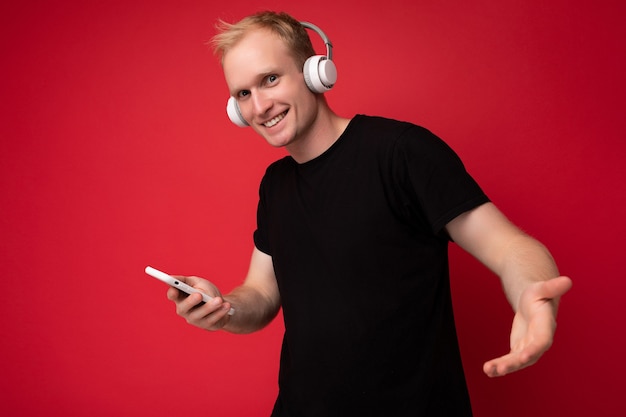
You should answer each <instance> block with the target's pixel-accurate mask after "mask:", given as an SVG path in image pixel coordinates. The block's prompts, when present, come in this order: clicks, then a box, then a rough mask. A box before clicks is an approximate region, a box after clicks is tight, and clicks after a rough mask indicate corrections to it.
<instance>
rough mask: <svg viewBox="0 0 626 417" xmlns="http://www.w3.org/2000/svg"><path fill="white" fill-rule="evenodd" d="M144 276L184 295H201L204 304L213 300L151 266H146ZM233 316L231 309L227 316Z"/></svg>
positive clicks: (233, 311) (232, 309) (233, 310)
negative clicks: (148, 276) (169, 286)
mask: <svg viewBox="0 0 626 417" xmlns="http://www.w3.org/2000/svg"><path fill="white" fill-rule="evenodd" d="M146 274H148V275H150V276H152V277H154V278H156V279H158V280H160V281H163V282H165V283H166V284H168V285H171V286H172V287H174V288H177V289H179V290H181V291H182V292H184V293H187V294H194V293H198V294H201V295H202V301H203V302H205V303H206V302H208V301H210V300H211V299H212V298H213V297H211V296H210V295H207V294H205V293H203V292H202V291H200V290H198V289H196V288H194V287H192V286H189V285H187V284H185V283H184V282H182V281H180V280H177V279H176V278H174V277H173V276H171V275H169V274H166V273H165V272H161V271H159V270H158V269H154V268H153V267H151V266H146ZM233 314H235V309H234V308H231V309H230V310H229V311H228V315H229V316H232V315H233Z"/></svg>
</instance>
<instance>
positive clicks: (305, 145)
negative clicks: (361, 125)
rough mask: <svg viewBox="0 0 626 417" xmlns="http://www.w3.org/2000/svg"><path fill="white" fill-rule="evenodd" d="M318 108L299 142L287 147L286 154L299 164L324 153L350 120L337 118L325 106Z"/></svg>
mask: <svg viewBox="0 0 626 417" xmlns="http://www.w3.org/2000/svg"><path fill="white" fill-rule="evenodd" d="M320 99H322V101H323V103H322V105H320V107H319V111H318V114H317V116H316V118H315V121H314V122H313V124H312V125H311V127H310V128H309V131H308V132H307V133H306V134H305V135H304V137H302V138H301V139H300V140H298V141H296V142H294V143H293V144H291V145H288V146H287V152H289V154H290V155H291V157H292V158H293V159H294V160H295V161H296V162H297V163H299V164H303V163H305V162H308V161H310V160H312V159H315V158H317V157H318V156H320V155H321V154H323V153H324V152H326V151H327V150H328V149H329V148H330V147H331V146H332V145H333V144H334V143H335V142H336V141H337V139H339V136H341V134H342V133H343V131H344V130H345V129H346V127H347V126H348V123H349V122H350V119H345V118H343V117H339V116H338V115H337V114H336V113H334V112H333V111H332V110H331V109H330V108H329V107H328V105H327V104H326V102H325V100H323V97H320Z"/></svg>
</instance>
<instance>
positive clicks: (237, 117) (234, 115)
mask: <svg viewBox="0 0 626 417" xmlns="http://www.w3.org/2000/svg"><path fill="white" fill-rule="evenodd" d="M226 114H228V118H229V119H230V121H231V122H233V123H234V124H236V125H237V126H239V127H246V126H249V125H248V122H246V120H245V119H244V118H243V116H242V115H241V110H239V105H238V104H237V100H235V97H232V96H231V97H230V98H229V99H228V103H227V104H226Z"/></svg>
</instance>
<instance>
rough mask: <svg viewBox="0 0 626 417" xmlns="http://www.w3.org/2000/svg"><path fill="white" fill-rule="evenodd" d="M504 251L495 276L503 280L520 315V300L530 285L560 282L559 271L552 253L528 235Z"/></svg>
mask: <svg viewBox="0 0 626 417" xmlns="http://www.w3.org/2000/svg"><path fill="white" fill-rule="evenodd" d="M502 250H503V255H502V258H501V261H500V262H499V263H498V265H497V266H496V267H495V268H494V269H495V270H494V272H495V273H496V274H497V275H498V276H499V277H500V280H501V282H502V287H503V289H504V292H505V294H506V297H507V299H508V301H509V303H510V304H511V306H512V307H513V310H514V311H517V310H518V306H519V300H520V296H521V294H522V293H523V292H524V290H525V289H526V288H527V287H528V286H529V285H531V284H533V283H535V282H538V281H546V280H549V279H551V278H556V277H558V276H559V271H558V268H557V266H556V263H555V262H554V259H553V257H552V255H551V254H550V252H549V251H548V249H547V248H546V247H545V246H544V245H543V244H542V243H541V242H539V241H537V240H536V239H534V238H532V237H530V236H528V235H526V234H523V233H520V234H518V235H517V236H515V237H513V238H511V239H510V241H509V242H508V243H507V244H506V245H505V247H504V248H502Z"/></svg>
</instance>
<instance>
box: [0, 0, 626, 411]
mask: <svg viewBox="0 0 626 417" xmlns="http://www.w3.org/2000/svg"><path fill="white" fill-rule="evenodd" d="M5 3H7V2H5ZM214 3H215V2H211V1H206V0H204V1H199V0H182V1H129V0H124V1H111V2H101V1H93V2H85V1H82V2H79V1H59V2H43V1H39V2H37V1H25V2H13V5H10V6H9V5H7V4H5V5H3V6H1V7H2V13H0V16H2V17H1V19H2V22H0V23H1V25H0V31H1V34H2V65H1V67H0V71H1V73H2V78H1V79H2V83H1V91H0V95H1V97H2V100H1V101H0V106H1V109H0V110H1V112H0V114H1V116H0V117H1V125H0V129H1V131H0V134H1V154H0V173H1V175H0V187H1V194H0V210H1V211H0V214H1V215H0V236H1V239H0V267H1V271H2V295H1V297H2V299H1V303H0V306H1V307H0V308H1V310H0V324H1V326H2V328H1V330H2V342H1V343H2V355H1V356H0V369H1V371H0V372H1V374H2V377H1V378H0V381H1V382H0V409H2V411H3V414H5V415H14V416H20V415H24V416H25V415H28V416H30V415H44V414H45V415H48V414H51V413H53V414H58V415H65V416H83V415H90V416H92V417H96V416H113V415H116V416H143V415H151V416H166V415H171V414H172V413H177V414H176V415H182V414H183V413H185V412H193V413H195V415H198V414H203V415H230V416H266V415H268V414H269V411H270V409H271V406H272V404H273V401H274V396H275V394H276V374H277V362H278V354H279V345H280V338H281V332H282V323H281V320H277V321H275V322H274V323H273V324H272V325H271V326H270V327H269V328H268V329H266V330H264V331H263V332H260V333H256V334H253V335H248V336H236V335H229V334H223V333H217V334H208V333H205V332H202V331H200V330H197V329H195V328H192V327H190V326H187V325H186V324H185V322H184V321H183V320H182V319H180V318H179V317H177V316H176V315H175V314H174V307H173V305H172V304H171V303H169V302H168V301H167V300H166V298H165V287H164V284H161V283H159V282H157V281H156V280H154V279H152V278H149V277H148V276H147V275H145V274H144V272H143V269H144V267H145V266H146V265H148V264H151V265H153V266H155V267H157V268H160V269H164V270H165V271H169V272H171V273H176V274H195V275H201V276H205V277H208V278H210V279H213V280H214V281H215V282H217V283H218V284H219V285H220V286H221V287H222V288H223V290H225V291H228V290H230V289H231V288H232V287H234V286H235V285H237V284H238V283H239V282H240V281H241V280H242V278H243V276H244V274H245V272H246V270H247V264H248V260H249V255H250V253H251V250H252V240H251V233H252V231H253V229H254V226H255V218H254V215H255V210H256V198H257V187H258V183H259V180H260V178H261V175H262V174H263V172H264V169H265V167H266V166H267V165H268V164H269V163H270V162H271V161H273V160H275V159H277V158H278V157H280V156H282V155H283V151H282V150H276V149H272V148H270V147H269V146H267V145H266V144H265V143H264V142H263V140H261V139H260V138H258V137H256V135H255V134H254V133H253V132H252V131H251V130H249V129H239V128H237V127H234V126H233V125H231V124H230V123H229V121H228V119H227V118H226V115H225V111H224V108H225V104H226V98H227V90H226V86H225V84H224V81H223V75H222V73H221V68H220V66H219V65H218V63H217V61H216V60H215V58H214V57H213V56H212V54H211V52H210V51H209V50H208V49H207V48H206V46H205V45H204V42H205V41H207V40H208V39H209V38H210V37H211V35H212V34H213V23H214V22H215V20H216V19H217V18H219V17H221V18H224V19H227V20H236V19H239V18H241V17H243V16H244V15H245V14H248V13H251V12H254V11H257V10H260V9H265V8H270V7H271V8H273V9H277V10H285V11H288V12H290V13H292V14H293V15H294V16H295V17H297V18H299V19H301V20H308V21H311V22H314V23H316V24H317V25H319V26H320V27H322V28H323V29H324V30H325V31H326V33H327V34H328V35H329V37H330V38H331V40H332V41H333V43H334V44H335V58H336V59H335V61H336V63H337V66H338V69H339V81H338V83H337V85H336V88H335V89H334V90H333V91H331V92H330V93H329V94H328V98H329V101H330V103H331V105H332V107H333V108H334V109H335V110H336V111H337V112H338V113H340V114H341V115H344V116H348V117H349V116H352V115H354V114H355V113H357V112H358V113H366V114H372V115H382V116H388V117H393V118H397V119H402V120H410V121H412V122H415V123H418V124H421V125H424V126H426V127H428V128H429V129H431V130H433V131H434V132H435V133H436V134H438V135H439V136H441V137H442V138H444V139H445V140H446V141H447V142H448V143H449V144H450V145H451V146H452V147H453V148H454V149H456V150H457V152H458V153H459V154H460V156H461V157H462V158H463V160H464V161H465V163H466V165H467V167H468V169H469V170H470V171H471V172H472V173H473V175H474V176H475V177H476V178H477V179H478V181H479V182H480V183H481V184H482V186H483V187H484V189H485V190H486V191H487V193H488V194H489V195H490V196H491V198H492V199H493V200H494V201H495V202H496V204H497V205H498V206H500V207H501V209H503V211H505V213H507V214H508V215H509V217H510V218H511V219H512V220H513V221H514V222H516V223H517V224H518V225H520V226H521V227H522V228H524V229H525V230H527V231H528V232H529V233H531V234H533V235H535V236H536V237H538V238H539V239H540V240H542V241H543V242H544V243H546V244H547V245H548V246H549V247H550V249H551V250H552V252H553V254H554V256H555V257H556V259H557V261H558V263H559V266H560V268H561V270H562V273H564V274H567V275H570V276H571V277H572V278H573V279H574V284H575V285H574V288H573V290H572V291H571V292H570V293H569V294H568V296H567V297H566V298H564V299H563V302H562V308H561V312H560V316H559V330H558V332H557V337H556V341H555V345H554V346H553V348H552V350H550V351H549V352H548V353H547V354H546V355H545V357H544V358H543V360H542V361H540V362H539V363H538V364H537V365H536V366H534V367H532V368H529V369H527V370H524V371H523V372H520V373H518V374H514V375H511V376H508V377H505V378H499V379H493V380H492V379H488V378H487V377H485V376H484V375H483V374H482V371H481V367H482V363H483V362H484V361H485V360H487V359H490V358H492V357H494V356H496V355H500V354H503V353H505V351H506V350H507V347H508V331H509V324H510V320H511V318H512V316H511V312H510V308H509V307H508V305H507V303H506V302H505V300H504V297H503V296H502V294H501V290H500V286H499V283H498V280H497V279H496V278H495V277H493V276H492V275H491V274H490V273H489V272H488V271H487V270H485V269H484V268H483V267H482V266H481V265H479V264H478V263H477V262H476V261H474V260H473V259H472V258H470V257H469V256H467V255H466V254H464V253H463V252H461V251H460V250H458V249H457V248H456V247H454V246H453V247H452V249H451V251H452V261H451V262H452V265H451V269H452V275H453V277H452V281H453V282H452V284H453V291H454V298H455V308H456V309H455V313H456V316H457V322H458V330H459V338H460V343H461V349H462V354H463V360H464V365H465V368H466V372H467V378H468V383H469V389H470V393H471V395H472V399H473V404H474V409H475V414H476V415H477V416H494V417H495V416H503V415H506V416H527V415H534V416H548V415H554V414H555V413H556V414H557V415H570V416H576V415H598V416H599V415H607V416H609V415H618V414H622V413H623V411H624V407H623V405H622V401H621V396H622V391H623V388H624V383H623V376H624V374H625V371H626V367H625V365H624V361H623V359H622V356H623V350H624V345H625V343H624V342H625V338H624V333H623V330H624V313H623V309H622V305H623V301H622V298H623V295H624V288H625V284H624V281H625V280H624V274H623V269H622V267H621V266H622V265H621V264H622V263H623V259H624V258H623V252H624V244H623V240H622V238H623V236H624V232H626V230H625V222H624V219H623V216H624V203H625V202H626V197H625V194H626V193H625V192H624V185H623V184H624V180H625V179H626V170H625V168H624V166H625V165H626V164H625V162H624V156H626V144H625V141H624V139H625V133H626V129H625V128H624V108H625V106H624V99H625V88H624V87H625V81H624V74H625V73H626V65H625V62H624V61H625V51H626V48H625V45H624V41H625V39H626V30H625V29H624V24H623V20H624V15H625V11H626V10H625V9H626V8H625V6H623V4H624V3H623V2H621V1H617V0H616V1H603V0H600V1H578V2H571V1H562V0H558V1H551V2H544V1H538V0H524V1H503V2H497V1H486V0H482V1H473V2H467V1H435V0H429V1H420V0H417V1H415V0H411V1H408V0H407V1H395V2H394V1H390V2H384V5H382V4H381V3H380V2H368V1H363V0H358V1H357V0H350V1H342V2H337V1H329V0H320V1H316V2H309V4H307V5H294V4H293V3H294V2H293V1H282V0H277V1H273V2H264V1H260V0H242V1H237V2H234V1H231V2H224V4H219V5H216V4H214ZM302 4H304V3H302ZM315 39H316V38H315ZM316 42H317V40H316ZM318 47H319V49H320V51H322V50H323V48H321V46H320V45H319V44H318ZM329 290H330V291H332V289H320V293H323V292H324V291H329Z"/></svg>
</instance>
